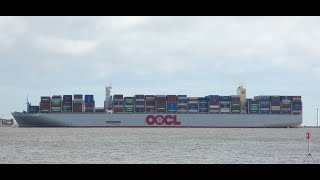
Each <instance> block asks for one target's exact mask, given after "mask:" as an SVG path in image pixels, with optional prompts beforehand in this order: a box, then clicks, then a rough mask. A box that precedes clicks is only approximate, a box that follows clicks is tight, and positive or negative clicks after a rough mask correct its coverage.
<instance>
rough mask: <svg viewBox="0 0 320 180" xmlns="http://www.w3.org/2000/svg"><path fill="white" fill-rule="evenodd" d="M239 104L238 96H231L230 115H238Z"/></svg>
mask: <svg viewBox="0 0 320 180" xmlns="http://www.w3.org/2000/svg"><path fill="white" fill-rule="evenodd" d="M240 111H241V102H240V96H231V113H240Z"/></svg>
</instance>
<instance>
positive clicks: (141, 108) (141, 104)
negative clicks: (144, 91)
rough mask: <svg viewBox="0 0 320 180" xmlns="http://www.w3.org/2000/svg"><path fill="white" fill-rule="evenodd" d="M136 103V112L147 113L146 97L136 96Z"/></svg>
mask: <svg viewBox="0 0 320 180" xmlns="http://www.w3.org/2000/svg"><path fill="white" fill-rule="evenodd" d="M134 97H135V102H134V111H135V112H139V113H141V112H145V111H146V100H145V97H144V95H135V96H134Z"/></svg>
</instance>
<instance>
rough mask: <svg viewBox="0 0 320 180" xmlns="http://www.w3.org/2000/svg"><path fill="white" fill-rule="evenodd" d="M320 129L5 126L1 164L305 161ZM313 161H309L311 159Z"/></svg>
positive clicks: (315, 153) (319, 157) (0, 134)
mask: <svg viewBox="0 0 320 180" xmlns="http://www.w3.org/2000/svg"><path fill="white" fill-rule="evenodd" d="M306 132H311V133H312V139H311V155H312V157H313V159H314V160H315V161H316V163H319V162H320V129H319V128H290V129H289V128H281V129H269V128H262V129H260V128H257V129H255V128H254V129H241V128H239V129H238V128H235V129H226V128H221V129H219V128H214V129H196V128H190V129H180V128H87V129H86V128H12V127H2V128H0V163H1V164H7V163H12V164H16V163H22V164H54V163H61V164H65V163H68V164H69V163H72V164H96V163H99V164H119V163H121V164H127V163H130V164H136V163H138V164H145V163H147V164H150V163H151V164H166V163H173V164H182V163H183V164H230V163H231V164H248V163H250V164H252V163H253V164H303V163H304V161H305V159H306V157H307V154H308V146H307V145H308V143H307V140H306ZM308 162H309V161H308Z"/></svg>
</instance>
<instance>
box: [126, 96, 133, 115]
mask: <svg viewBox="0 0 320 180" xmlns="http://www.w3.org/2000/svg"><path fill="white" fill-rule="evenodd" d="M124 112H134V98H133V97H125V98H124Z"/></svg>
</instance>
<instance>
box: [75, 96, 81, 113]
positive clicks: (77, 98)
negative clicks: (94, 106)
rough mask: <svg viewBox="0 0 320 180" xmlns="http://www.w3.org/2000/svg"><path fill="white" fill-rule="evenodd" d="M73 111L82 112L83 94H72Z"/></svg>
mask: <svg viewBox="0 0 320 180" xmlns="http://www.w3.org/2000/svg"><path fill="white" fill-rule="evenodd" d="M73 112H83V95H82V94H75V95H73Z"/></svg>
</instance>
